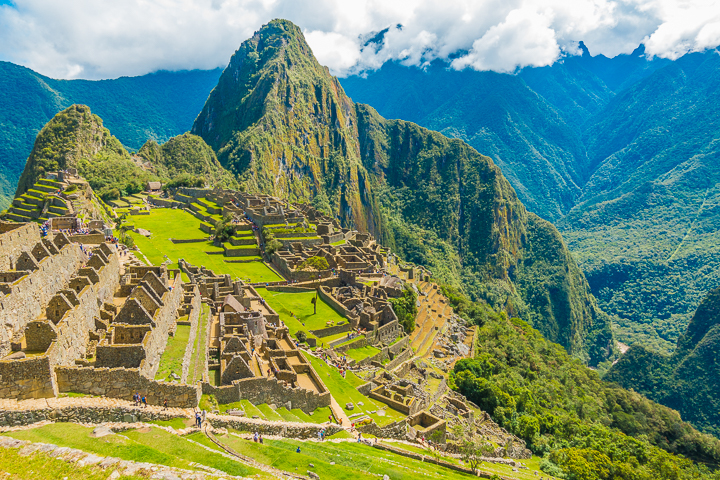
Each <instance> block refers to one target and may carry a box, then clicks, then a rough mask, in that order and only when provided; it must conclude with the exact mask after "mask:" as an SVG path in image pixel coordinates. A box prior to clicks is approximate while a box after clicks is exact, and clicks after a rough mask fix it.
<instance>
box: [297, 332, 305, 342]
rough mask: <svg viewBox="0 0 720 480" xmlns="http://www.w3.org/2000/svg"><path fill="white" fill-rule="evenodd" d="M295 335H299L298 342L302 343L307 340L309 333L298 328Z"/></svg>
mask: <svg viewBox="0 0 720 480" xmlns="http://www.w3.org/2000/svg"><path fill="white" fill-rule="evenodd" d="M295 336H296V337H297V339H298V342H300V343H305V342H306V341H307V333H305V332H304V331H302V330H298V331H297V333H296V334H295Z"/></svg>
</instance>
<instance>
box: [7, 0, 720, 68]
mask: <svg viewBox="0 0 720 480" xmlns="http://www.w3.org/2000/svg"><path fill="white" fill-rule="evenodd" d="M273 18H286V19H288V20H291V21H293V22H294V23H295V24H297V25H298V26H299V27H300V28H301V29H302V30H303V32H304V34H305V36H306V38H307V41H308V43H309V44H310V46H311V47H312V49H313V52H314V53H315V55H316V57H317V58H318V60H319V61H320V63H322V64H323V65H327V66H328V67H329V68H330V70H331V72H332V73H333V74H335V75H338V76H341V77H342V76H347V75H353V74H362V72H367V71H372V70H374V69H377V68H379V67H380V66H382V65H383V63H385V62H387V61H397V62H401V63H403V64H405V65H416V66H420V67H422V66H423V65H426V64H428V63H429V62H430V61H432V60H435V59H444V60H448V61H449V62H450V65H451V66H452V68H456V69H463V68H472V69H476V70H493V71H497V72H514V71H517V70H518V69H519V68H523V67H526V66H546V65H551V64H552V63H554V62H556V61H559V60H561V59H562V58H563V56H566V55H575V54H578V53H579V49H578V42H579V41H584V42H585V45H586V46H587V47H588V49H589V50H590V52H591V54H593V55H597V54H604V55H606V56H610V57H611V56H615V55H618V54H621V53H630V52H632V51H633V50H634V49H635V48H636V47H637V46H638V45H639V44H641V43H644V44H645V46H646V50H645V51H646V54H647V55H650V56H657V57H664V58H672V59H675V58H678V57H680V56H682V55H684V54H685V53H687V52H691V51H702V50H705V49H708V48H716V47H717V46H718V45H720V4H719V3H718V0H676V1H670V0H616V1H613V0H544V1H539V0H153V1H149V0H0V60H4V61H9V62H13V63H16V64H19V65H23V66H26V67H28V68H31V69H33V70H35V71H37V72H39V73H42V74H44V75H47V76H50V77H53V78H63V79H72V78H87V79H103V78H117V77H120V76H135V75H143V74H146V73H150V72H153V71H157V70H191V69H210V68H216V67H224V66H225V65H227V62H228V61H229V59H230V56H231V55H232V53H233V52H234V51H235V50H236V49H237V48H238V47H239V46H240V44H241V43H242V42H243V41H244V40H246V39H247V38H249V37H251V36H252V35H253V33H254V32H255V31H257V30H258V29H259V28H260V27H261V26H262V25H263V24H265V23H267V22H268V21H270V20H272V19H273ZM383 30H386V32H385V35H384V41H382V42H375V43H368V40H369V39H372V38H373V37H374V36H375V34H377V32H380V31H383Z"/></svg>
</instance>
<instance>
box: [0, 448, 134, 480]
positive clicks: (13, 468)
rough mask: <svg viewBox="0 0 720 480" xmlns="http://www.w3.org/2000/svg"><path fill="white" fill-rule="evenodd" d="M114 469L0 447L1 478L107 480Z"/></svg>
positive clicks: (126, 479)
mask: <svg viewBox="0 0 720 480" xmlns="http://www.w3.org/2000/svg"><path fill="white" fill-rule="evenodd" d="M113 471H114V470H113V469H108V470H105V471H103V470H100V469H99V468H97V467H78V466H77V465H75V464H73V463H68V462H66V461H64V460H60V459H57V458H53V457H51V456H50V455H47V454H44V453H35V454H33V455H30V456H27V457H25V456H21V455H20V454H19V453H18V450H17V449H14V448H12V449H5V448H2V449H0V478H3V479H4V478H13V479H22V480H46V479H49V478H62V479H67V480H106V479H107V478H108V477H109V476H110V475H112V473H113ZM122 478H123V479H124V480H141V479H142V478H144V477H138V476H135V475H132V476H126V477H122Z"/></svg>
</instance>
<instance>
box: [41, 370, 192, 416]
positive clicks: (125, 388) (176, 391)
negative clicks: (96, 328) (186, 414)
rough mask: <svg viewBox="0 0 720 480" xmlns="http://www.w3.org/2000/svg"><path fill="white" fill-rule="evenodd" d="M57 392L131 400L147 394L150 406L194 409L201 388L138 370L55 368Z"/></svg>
mask: <svg viewBox="0 0 720 480" xmlns="http://www.w3.org/2000/svg"><path fill="white" fill-rule="evenodd" d="M55 375H56V377H57V386H58V391H59V392H60V393H67V392H74V393H84V394H87V395H102V396H105V397H110V398H121V399H123V400H132V396H133V394H134V393H135V392H139V393H140V395H143V396H145V397H147V402H148V403H149V404H151V405H162V404H163V402H164V400H165V399H167V401H168V406H169V407H180V408H193V407H197V405H198V403H199V402H200V394H201V392H200V389H199V388H197V387H195V386H192V385H184V384H177V383H166V382H158V381H155V380H150V379H148V378H146V377H144V376H142V375H141V374H140V372H139V370H138V369H131V368H92V367H56V368H55Z"/></svg>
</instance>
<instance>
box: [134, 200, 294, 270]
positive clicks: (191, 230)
mask: <svg viewBox="0 0 720 480" xmlns="http://www.w3.org/2000/svg"><path fill="white" fill-rule="evenodd" d="M128 221H129V222H131V223H132V224H134V225H135V227H136V228H143V229H146V230H149V231H150V232H152V234H153V235H152V236H151V238H147V237H143V236H142V235H138V234H132V236H133V238H134V239H135V243H136V244H137V246H138V248H139V249H140V250H141V251H142V253H143V254H144V255H145V256H146V257H147V258H148V259H149V260H150V262H151V263H153V264H159V263H162V262H163V261H164V260H165V258H164V256H165V255H167V256H168V257H169V258H170V259H171V260H172V261H173V263H174V264H176V263H177V260H178V259H180V258H184V259H185V260H186V261H187V262H189V263H191V264H193V265H197V266H200V265H204V266H205V267H206V268H209V269H211V270H213V271H214V272H215V273H217V274H224V273H227V274H230V275H232V276H233V277H239V278H242V279H248V278H249V279H250V280H251V281H253V282H276V281H280V280H282V278H280V277H279V276H278V275H277V274H276V273H275V272H273V271H272V270H271V269H269V268H268V267H267V266H266V265H265V264H264V263H262V262H247V263H226V262H225V261H224V260H226V257H224V256H223V255H208V254H207V253H205V252H211V251H216V252H219V251H221V250H222V249H220V248H219V247H215V246H214V245H213V244H212V242H203V243H178V244H174V243H172V242H171V241H170V238H178V239H193V238H198V239H199V238H204V237H207V234H206V233H204V232H202V231H201V230H200V220H198V219H197V218H195V217H193V216H192V215H190V214H189V213H187V212H185V211H183V210H179V209H154V210H152V211H151V212H150V215H138V216H134V217H131V218H130V219H129V220H128ZM140 258H141V259H142V256H140Z"/></svg>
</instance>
